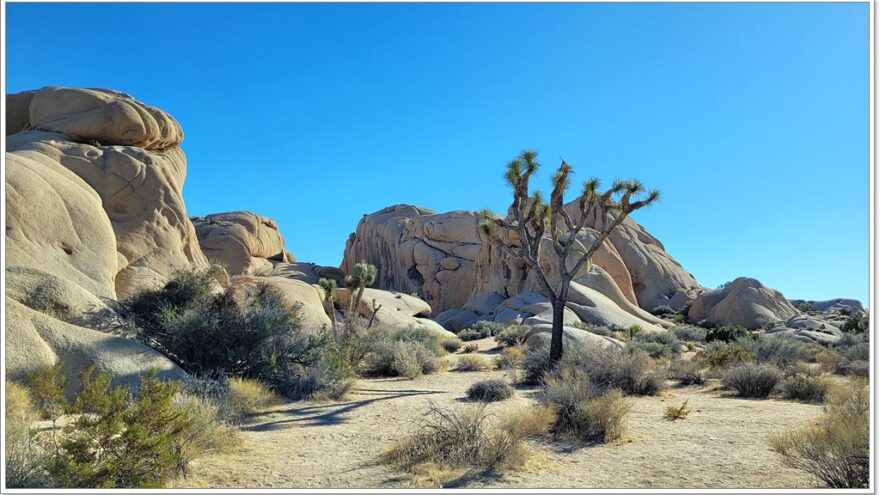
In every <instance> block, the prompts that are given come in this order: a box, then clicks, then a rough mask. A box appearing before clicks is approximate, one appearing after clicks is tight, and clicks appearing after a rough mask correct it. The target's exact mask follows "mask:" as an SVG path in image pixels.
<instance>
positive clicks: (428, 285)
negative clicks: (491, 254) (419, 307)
mask: <svg viewBox="0 0 880 495" xmlns="http://www.w3.org/2000/svg"><path fill="white" fill-rule="evenodd" d="M478 221H479V217H478V215H477V214H476V213H474V212H467V211H453V212H449V213H443V214H437V213H434V212H433V211H431V210H428V209H425V208H418V207H415V206H408V205H396V206H390V207H388V208H385V209H383V210H380V211H378V212H376V213H373V214H371V215H367V216H365V217H364V218H363V219H362V220H361V221H360V223H358V226H357V231H356V232H355V233H353V234H352V235H351V236H350V237H349V239H348V242H347V243H346V245H345V256H344V258H343V261H342V266H341V268H342V270H344V271H346V272H351V271H353V270H354V265H355V263H358V262H360V261H367V262H369V263H372V264H374V265H376V268H377V269H378V279H377V281H376V284H375V286H376V287H378V288H382V289H393V290H396V291H400V292H405V293H407V294H417V295H418V296H419V297H421V298H422V299H424V300H425V301H427V302H428V303H429V304H430V305H431V308H433V311H434V313H435V314H436V313H439V312H441V311H443V310H446V309H450V308H460V307H462V306H463V305H464V304H465V303H466V302H467V300H468V298H469V297H470V295H471V290H472V288H473V284H474V263H475V261H476V259H477V256H478V253H479V251H480V238H479V236H478V234H477V230H476V225H477V222H478Z"/></svg>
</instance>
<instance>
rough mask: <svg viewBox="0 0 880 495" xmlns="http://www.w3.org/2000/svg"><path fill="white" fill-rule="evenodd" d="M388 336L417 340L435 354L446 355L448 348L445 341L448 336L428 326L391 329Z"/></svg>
mask: <svg viewBox="0 0 880 495" xmlns="http://www.w3.org/2000/svg"><path fill="white" fill-rule="evenodd" d="M388 338H389V339H390V340H393V341H397V342H417V343H419V344H421V345H422V346H423V347H424V348H425V349H428V350H429V351H431V353H433V354H434V355H435V356H438V357H439V356H444V355H446V348H445V347H444V345H443V343H444V342H446V341H447V339H448V338H447V337H444V336H443V335H441V334H439V333H437V332H433V331H431V330H428V329H426V328H419V327H409V328H396V329H393V330H390V333H389V336H388Z"/></svg>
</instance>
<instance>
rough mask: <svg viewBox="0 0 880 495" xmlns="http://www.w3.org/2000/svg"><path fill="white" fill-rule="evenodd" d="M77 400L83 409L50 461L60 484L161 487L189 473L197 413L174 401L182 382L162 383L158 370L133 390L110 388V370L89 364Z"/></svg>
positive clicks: (77, 409)
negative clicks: (95, 368)
mask: <svg viewBox="0 0 880 495" xmlns="http://www.w3.org/2000/svg"><path fill="white" fill-rule="evenodd" d="M81 381H82V391H81V392H80V393H79V395H78V396H77V397H76V400H75V402H74V405H73V410H74V411H75V412H80V413H85V414H81V415H80V416H79V417H78V418H77V420H76V421H75V422H74V423H73V424H71V425H68V426H66V427H65V428H64V434H63V436H62V437H61V438H60V440H59V442H58V445H59V450H58V453H57V454H56V455H55V456H54V458H53V459H52V460H51V462H50V463H49V465H48V471H49V473H50V475H51V477H52V480H53V484H54V485H55V486H62V487H65V488H146V487H162V486H164V485H165V483H166V482H167V480H169V479H171V478H173V477H174V476H177V475H178V474H181V473H183V472H185V470H186V465H187V462H188V461H189V460H190V459H192V458H193V457H195V456H197V455H198V452H196V451H195V450H194V449H193V448H192V447H193V446H194V445H195V444H196V442H197V441H198V442H200V441H202V440H203V437H200V436H199V435H195V434H194V431H193V426H194V424H196V422H197V419H198V417H197V416H196V415H195V414H194V412H193V411H192V410H191V409H189V408H186V407H180V406H178V405H176V404H175V403H174V397H175V395H176V394H177V393H178V391H179V390H180V386H179V384H178V383H177V382H162V381H160V380H159V379H158V378H157V374H156V372H155V371H152V372H148V373H145V374H144V375H142V376H141V381H140V388H139V390H138V392H137V394H136V395H132V394H131V393H130V392H129V391H128V390H127V389H125V388H123V387H111V386H110V379H109V377H108V376H107V375H106V374H105V373H100V374H98V375H94V371H93V369H92V368H89V369H88V370H86V371H85V372H83V374H82V375H81Z"/></svg>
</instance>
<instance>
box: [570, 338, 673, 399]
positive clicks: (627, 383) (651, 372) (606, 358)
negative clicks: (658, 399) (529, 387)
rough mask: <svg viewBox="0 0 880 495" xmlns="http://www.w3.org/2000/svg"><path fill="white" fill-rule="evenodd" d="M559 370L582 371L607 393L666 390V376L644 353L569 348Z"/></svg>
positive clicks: (588, 347)
mask: <svg viewBox="0 0 880 495" xmlns="http://www.w3.org/2000/svg"><path fill="white" fill-rule="evenodd" d="M557 368H558V369H560V370H565V369H573V370H581V371H583V372H584V373H585V374H586V375H587V376H589V377H590V380H591V381H592V383H593V384H594V385H596V386H597V387H598V388H599V389H600V390H603V391H605V390H610V389H614V388H616V389H620V390H621V391H623V393H625V394H628V395H654V394H656V393H657V392H659V391H660V390H662V389H663V388H664V379H665V377H664V376H663V373H662V372H661V371H660V370H659V369H658V368H657V367H656V366H655V364H654V360H653V359H651V357H650V356H648V354H646V353H645V352H643V351H640V350H636V351H634V352H631V351H628V350H626V349H619V348H616V347H613V348H607V349H604V348H601V347H596V346H586V345H569V347H568V349H566V351H565V354H563V355H562V360H561V361H560V362H559V364H558V365H557Z"/></svg>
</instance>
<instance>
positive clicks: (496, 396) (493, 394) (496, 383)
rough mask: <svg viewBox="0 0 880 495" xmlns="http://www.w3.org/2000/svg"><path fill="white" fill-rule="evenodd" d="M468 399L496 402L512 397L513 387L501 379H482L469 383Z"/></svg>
mask: <svg viewBox="0 0 880 495" xmlns="http://www.w3.org/2000/svg"><path fill="white" fill-rule="evenodd" d="M467 396H468V399H470V400H474V401H480V402H497V401H501V400H507V399H509V398H511V397H513V387H511V386H510V385H508V384H507V383H506V382H504V381H503V380H497V379H493V380H483V381H479V382H477V383H474V384H473V385H471V387H470V388H469V389H468V391H467Z"/></svg>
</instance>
